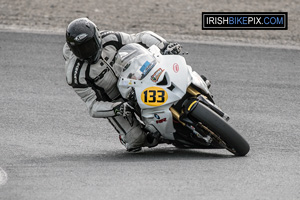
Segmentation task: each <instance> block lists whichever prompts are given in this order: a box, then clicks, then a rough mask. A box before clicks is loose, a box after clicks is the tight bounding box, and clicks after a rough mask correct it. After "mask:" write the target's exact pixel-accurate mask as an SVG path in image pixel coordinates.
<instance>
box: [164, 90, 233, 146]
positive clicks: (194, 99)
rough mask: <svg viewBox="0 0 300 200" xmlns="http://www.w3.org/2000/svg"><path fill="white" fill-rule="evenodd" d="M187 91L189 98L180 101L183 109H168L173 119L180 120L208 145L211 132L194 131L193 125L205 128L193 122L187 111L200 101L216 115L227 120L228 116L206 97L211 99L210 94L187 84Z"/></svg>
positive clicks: (190, 110) (210, 140)
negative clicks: (204, 133)
mask: <svg viewBox="0 0 300 200" xmlns="http://www.w3.org/2000/svg"><path fill="white" fill-rule="evenodd" d="M187 93H188V94H190V95H191V98H188V99H186V100H185V101H184V102H183V103H182V106H181V107H182V108H183V109H182V110H181V113H179V112H178V111H177V110H176V109H175V108H174V107H170V111H171V113H172V115H173V117H174V119H176V120H177V121H178V122H180V123H181V124H182V125H183V126H184V127H186V128H188V129H189V130H191V131H192V133H193V134H194V135H195V136H197V137H198V138H200V139H202V140H204V141H205V143H204V144H205V145H207V146H209V145H210V144H211V142H212V138H211V137H210V135H211V133H210V132H209V131H208V132H209V133H210V134H209V135H203V134H201V133H199V132H198V131H196V129H195V127H197V126H198V127H200V128H201V129H204V130H206V129H207V128H206V127H205V126H204V125H203V124H202V123H201V122H197V123H195V122H193V121H192V120H190V119H189V118H188V115H189V113H190V112H192V111H193V110H194V108H195V107H196V105H197V103H199V102H201V103H203V104H204V105H206V106H207V107H209V108H210V109H212V110H213V111H214V112H216V113H217V114H218V115H220V116H221V117H223V118H224V119H225V120H226V121H228V120H229V116H228V115H227V114H225V113H224V112H223V111H222V110H221V109H220V108H219V107H217V106H216V105H215V104H213V103H212V102H211V100H208V99H211V96H210V95H208V96H205V95H202V94H201V93H200V92H199V91H198V90H196V89H195V88H194V87H192V86H189V87H188V88H187ZM212 101H213V100H212ZM206 131H207V130H206Z"/></svg>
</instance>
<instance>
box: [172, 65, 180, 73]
mask: <svg viewBox="0 0 300 200" xmlns="http://www.w3.org/2000/svg"><path fill="white" fill-rule="evenodd" d="M173 71H174V72H175V73H177V72H178V71H179V65H178V64H177V63H174V65H173Z"/></svg>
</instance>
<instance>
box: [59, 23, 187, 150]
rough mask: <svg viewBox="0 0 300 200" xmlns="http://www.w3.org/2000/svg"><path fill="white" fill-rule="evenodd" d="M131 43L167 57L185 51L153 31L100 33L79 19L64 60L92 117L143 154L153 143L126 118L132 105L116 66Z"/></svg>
mask: <svg viewBox="0 0 300 200" xmlns="http://www.w3.org/2000/svg"><path fill="white" fill-rule="evenodd" d="M129 43H138V44H141V45H142V46H144V47H146V48H148V47H150V46H152V45H156V46H157V47H158V48H159V49H160V50H161V52H162V53H163V54H179V53H180V51H181V45H180V44H177V43H169V42H167V41H166V40H165V39H164V38H162V37H160V36H159V35H157V34H155V33H153V32H151V31H143V32H140V33H137V34H127V33H123V32H114V31H100V30H99V29H98V28H97V26H96V25H95V24H94V23H93V22H92V21H91V20H89V19H87V18H78V19H75V20H73V21H72V22H71V23H70V24H69V25H68V27H67V29H66V43H65V45H64V47H63V57H64V59H65V70H66V80H67V83H68V84H69V85H70V86H71V87H72V88H73V89H74V91H75V92H76V93H77V95H78V96H79V97H80V98H81V99H82V100H83V101H84V102H85V104H86V106H87V108H88V111H89V114H90V116H92V117H95V118H107V119H108V120H109V122H110V123H111V124H112V125H113V127H114V128H115V129H116V130H117V132H118V133H119V136H120V141H121V143H122V144H123V145H124V146H125V147H126V149H127V151H139V150H141V147H143V146H151V145H153V144H152V141H151V140H147V138H148V137H147V133H146V132H145V131H144V130H142V129H141V127H140V124H139V122H138V121H137V120H135V119H133V120H129V119H128V117H126V115H127V114H129V113H128V112H127V111H128V109H130V106H129V105H128V104H127V103H126V102H124V101H123V99H122V98H121V95H120V93H119V91H118V88H117V81H118V77H119V75H120V72H121V70H122V69H119V68H117V67H116V66H114V62H115V56H116V55H117V52H118V50H119V49H120V48H121V47H122V46H124V45H126V44H129Z"/></svg>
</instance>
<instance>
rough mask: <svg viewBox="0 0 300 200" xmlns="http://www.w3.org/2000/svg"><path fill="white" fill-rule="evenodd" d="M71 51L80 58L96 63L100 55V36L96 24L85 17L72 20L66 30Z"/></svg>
mask: <svg viewBox="0 0 300 200" xmlns="http://www.w3.org/2000/svg"><path fill="white" fill-rule="evenodd" d="M66 41H67V44H68V45H69V47H70V49H71V51H72V52H73V53H74V54H75V55H76V56H77V57H78V58H80V59H83V60H87V61H89V62H91V63H96V62H97V61H98V60H99V59H100V56H101V50H102V45H101V38H100V34H99V33H98V29H97V26H96V25H95V24H94V23H93V22H92V21H91V20H89V19H87V18H79V19H75V20H74V21H72V22H71V23H70V24H69V25H68V27H67V31H66Z"/></svg>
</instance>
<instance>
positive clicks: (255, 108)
mask: <svg viewBox="0 0 300 200" xmlns="http://www.w3.org/2000/svg"><path fill="white" fill-rule="evenodd" d="M63 44H64V37H63V35H43V34H30V33H13V32H0V52H1V53H0V69H1V70H0V73H1V76H0V83H1V87H0V94H1V96H0V110H1V112H0V113H1V114H0V122H1V123H0V136H1V140H0V152H1V153H0V199H12V200H15V199H16V200H19V199H64V200H65V199H72V200H73V199H132V200H135V199H145V200H147V199H181V200H182V199H251V200H253V199H272V200H274V199H299V198H300V192H299V191H300V190H299V189H300V171H299V165H300V159H299V157H300V150H299V149H300V148H299V147H300V137H299V134H300V131H299V129H300V120H299V119H300V90H299V88H300V79H299V77H300V67H299V66H300V58H299V53H300V51H299V50H292V49H280V48H269V47H251V46H234V45H232V46H231V45H227V46H222V45H217V44H216V45H211V44H193V43H183V46H184V49H185V50H186V51H188V52H189V54H188V55H187V56H185V57H186V60H187V63H188V64H189V65H191V66H192V67H193V69H194V70H195V71H197V72H198V73H200V74H204V75H206V76H207V77H208V78H209V79H210V80H211V82H212V88H211V91H212V93H213V94H214V99H215V101H216V102H217V104H218V105H219V106H220V107H221V108H222V109H223V110H224V111H225V112H226V113H228V114H229V115H230V116H231V121H230V123H231V124H232V125H233V126H234V127H235V128H236V129H237V130H238V131H239V132H240V133H241V135H243V136H244V137H245V139H246V140H247V141H248V142H249V144H250V146H251V150H250V152H249V154H248V155H247V156H246V157H234V156H232V155H231V153H229V152H227V151H226V150H183V149H176V148H175V147H172V146H168V145H162V146H158V147H155V148H152V149H148V148H145V149H144V150H143V151H142V152H140V153H137V154H131V153H127V152H126V151H125V150H124V148H123V147H122V146H121V144H120V143H119V141H118V136H117V133H116V132H115V131H114V130H113V128H112V127H111V126H110V125H109V124H108V122H107V121H106V120H105V119H93V118H91V117H90V116H89V115H88V112H87V110H86V108H85V105H84V103H83V102H82V101H81V100H80V99H79V97H77V96H76V94H75V93H74V92H73V91H72V88H70V87H69V86H68V85H67V84H66V81H65V76H64V60H63V57H62V46H63Z"/></svg>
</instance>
